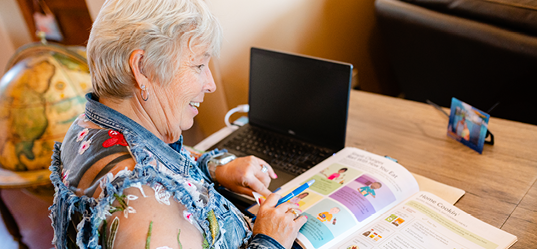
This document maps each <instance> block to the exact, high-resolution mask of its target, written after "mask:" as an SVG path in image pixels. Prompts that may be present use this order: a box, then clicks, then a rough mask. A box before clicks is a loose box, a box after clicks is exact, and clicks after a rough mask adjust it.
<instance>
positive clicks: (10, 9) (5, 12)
mask: <svg viewBox="0 0 537 249" xmlns="http://www.w3.org/2000/svg"><path fill="white" fill-rule="evenodd" d="M31 41H32V38H31V37H30V34H29V32H28V29H27V28H26V23H25V22H24V19H23V17H22V13H21V12H20V10H19V6H18V4H17V1H16V0H0V48H1V49H0V75H4V73H5V72H4V69H5V65H6V63H7V62H8V61H9V58H11V56H12V55H13V54H14V53H15V50H16V49H17V48H18V47H20V46H22V45H24V44H26V43H29V42H31Z"/></svg>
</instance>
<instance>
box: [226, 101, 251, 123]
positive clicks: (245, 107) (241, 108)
mask: <svg viewBox="0 0 537 249" xmlns="http://www.w3.org/2000/svg"><path fill="white" fill-rule="evenodd" d="M249 110H250V106H249V105H248V104H244V105H239V106H237V107H235V108H233V109H231V110H229V111H228V112H227V113H226V117H224V122H226V126H227V127H231V126H232V124H230V123H229V117H231V115H232V114H233V113H236V112H248V111H249Z"/></svg>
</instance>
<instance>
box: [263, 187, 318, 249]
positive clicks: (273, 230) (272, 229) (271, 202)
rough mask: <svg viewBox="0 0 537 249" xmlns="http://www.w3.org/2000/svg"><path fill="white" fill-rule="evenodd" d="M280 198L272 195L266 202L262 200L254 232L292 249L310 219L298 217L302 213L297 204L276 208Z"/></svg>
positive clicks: (288, 203) (286, 204)
mask: <svg viewBox="0 0 537 249" xmlns="http://www.w3.org/2000/svg"><path fill="white" fill-rule="evenodd" d="M280 197H281V196H280V195H278V194H271V195H269V197H268V198H267V199H266V200H265V201H263V200H261V206H260V207H259V211H258V212H257V216H256V217H257V218H256V220H255V224H254V231H253V232H254V235H255V234H258V233H261V234H264V235H267V236H270V237H272V238H273V239H274V240H276V241H278V242H279V243H280V244H281V245H282V246H283V247H285V248H291V246H293V241H295V239H296V235H297V233H298V230H300V228H301V227H302V226H303V225H304V224H306V221H307V220H308V217H306V216H298V215H300V214H301V213H302V212H301V211H300V209H298V205H297V204H296V203H291V202H285V203H282V204H281V205H279V206H277V207H276V204H277V203H278V200H279V199H280ZM293 211H294V212H293ZM297 217H298V218H297Z"/></svg>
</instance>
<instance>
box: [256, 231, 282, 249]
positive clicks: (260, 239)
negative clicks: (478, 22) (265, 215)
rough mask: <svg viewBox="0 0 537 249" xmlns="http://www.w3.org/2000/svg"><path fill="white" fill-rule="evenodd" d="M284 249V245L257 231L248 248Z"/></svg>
mask: <svg viewBox="0 0 537 249" xmlns="http://www.w3.org/2000/svg"><path fill="white" fill-rule="evenodd" d="M269 248H270V249H276V248H277V249H284V247H283V246H282V245H281V244H280V243H279V242H278V241H276V240H274V239H273V238H272V237H270V236H267V235H264V234H261V233H258V234H256V235H254V237H253V238H252V241H250V244H248V249H269Z"/></svg>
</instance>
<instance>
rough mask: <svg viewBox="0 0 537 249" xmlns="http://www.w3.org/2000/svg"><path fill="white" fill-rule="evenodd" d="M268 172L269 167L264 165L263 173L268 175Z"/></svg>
mask: <svg viewBox="0 0 537 249" xmlns="http://www.w3.org/2000/svg"><path fill="white" fill-rule="evenodd" d="M267 171H268V167H267V165H266V164H263V167H262V168H261V172H263V173H267Z"/></svg>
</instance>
